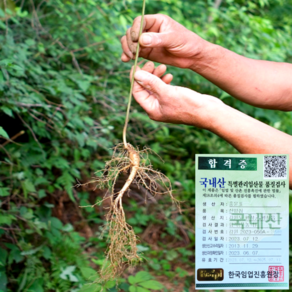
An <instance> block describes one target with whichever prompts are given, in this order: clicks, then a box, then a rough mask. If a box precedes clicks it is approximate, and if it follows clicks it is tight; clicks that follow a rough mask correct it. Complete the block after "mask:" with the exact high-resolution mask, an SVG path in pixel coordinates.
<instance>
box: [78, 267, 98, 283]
mask: <svg viewBox="0 0 292 292" xmlns="http://www.w3.org/2000/svg"><path fill="white" fill-rule="evenodd" d="M80 271H81V274H82V276H83V277H84V279H85V280H91V281H93V280H95V279H96V278H97V277H98V274H97V272H96V271H95V270H94V269H92V268H89V267H82V268H80Z"/></svg>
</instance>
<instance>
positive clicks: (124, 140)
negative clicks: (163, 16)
mask: <svg viewBox="0 0 292 292" xmlns="http://www.w3.org/2000/svg"><path fill="white" fill-rule="evenodd" d="M145 5H146V0H143V8H142V17H141V24H140V31H139V37H138V45H137V50H136V56H135V63H134V70H133V72H132V79H131V89H130V94H129V101H128V107H127V114H126V120H125V125H124V130H123V143H124V147H125V149H127V148H128V146H127V128H128V123H129V116H130V108H131V103H132V95H133V87H134V75H135V73H136V68H137V63H138V58H139V50H140V44H139V38H140V36H141V34H142V31H143V22H144V15H145Z"/></svg>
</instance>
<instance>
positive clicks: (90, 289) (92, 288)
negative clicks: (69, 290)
mask: <svg viewBox="0 0 292 292" xmlns="http://www.w3.org/2000/svg"><path fill="white" fill-rule="evenodd" d="M101 289H102V288H101V286H100V285H98V284H95V283H93V284H85V285H83V286H82V287H81V288H80V290H77V291H78V292H100V291H101Z"/></svg>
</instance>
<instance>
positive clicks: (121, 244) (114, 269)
mask: <svg viewBox="0 0 292 292" xmlns="http://www.w3.org/2000/svg"><path fill="white" fill-rule="evenodd" d="M126 145H127V146H126V147H125V146H124V144H119V145H118V146H116V147H115V148H114V153H113V156H112V159H111V160H110V161H108V162H107V163H106V165H105V169H104V170H102V171H100V172H98V173H97V178H95V179H94V181H91V182H89V183H92V182H95V183H97V187H98V188H106V189H108V192H107V193H106V194H105V196H104V199H103V200H105V199H109V198H110V207H109V211H108V213H107V215H106V221H107V223H106V225H105V228H104V231H107V230H108V233H109V236H108V241H109V246H108V249H107V251H106V261H105V264H104V265H103V266H102V268H101V271H100V279H99V281H107V280H110V279H114V278H117V277H118V276H120V275H121V274H122V272H123V271H124V270H125V268H127V267H128V266H132V265H135V264H137V263H138V262H139V261H141V257H140V256H139V254H138V250H137V243H138V238H137V236H136V235H135V233H134V230H133V228H132V227H131V226H130V225H129V224H128V223H127V222H126V216H125V213H124V208H123V204H122V203H123V202H122V200H123V197H124V195H126V194H127V191H128V190H129V188H130V186H131V184H136V185H138V186H141V187H144V189H146V191H147V194H148V196H155V195H157V194H168V195H170V197H171V199H172V201H173V202H175V203H177V206H178V207H179V205H178V202H177V200H176V199H175V198H174V197H173V195H172V189H171V183H170V181H169V179H168V178H167V177H166V176H165V175H164V174H162V173H160V172H159V171H156V170H154V169H153V168H152V165H151V164H150V160H149V158H148V155H149V153H150V152H152V151H151V150H150V149H144V150H141V151H139V150H138V149H135V148H134V147H133V146H132V145H131V144H129V143H127V144H126ZM122 173H124V174H126V173H128V178H127V180H126V182H125V183H124V185H123V187H122V188H121V190H120V191H118V192H116V193H115V192H114V189H115V184H116V181H117V179H118V177H119V176H120V175H121V174H122ZM146 200H147V197H145V201H146ZM98 203H100V202H97V203H96V204H98Z"/></svg>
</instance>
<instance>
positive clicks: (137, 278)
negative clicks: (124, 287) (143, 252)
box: [128, 271, 153, 284]
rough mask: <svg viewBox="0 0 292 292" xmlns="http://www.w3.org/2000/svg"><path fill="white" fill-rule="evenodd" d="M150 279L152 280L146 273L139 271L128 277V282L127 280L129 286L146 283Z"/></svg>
mask: <svg viewBox="0 0 292 292" xmlns="http://www.w3.org/2000/svg"><path fill="white" fill-rule="evenodd" d="M152 278H153V277H152V275H151V274H149V273H148V272H146V271H140V272H138V273H137V274H136V275H135V276H130V277H129V278H128V280H129V282H130V284H136V283H140V282H143V281H148V280H150V279H152Z"/></svg>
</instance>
